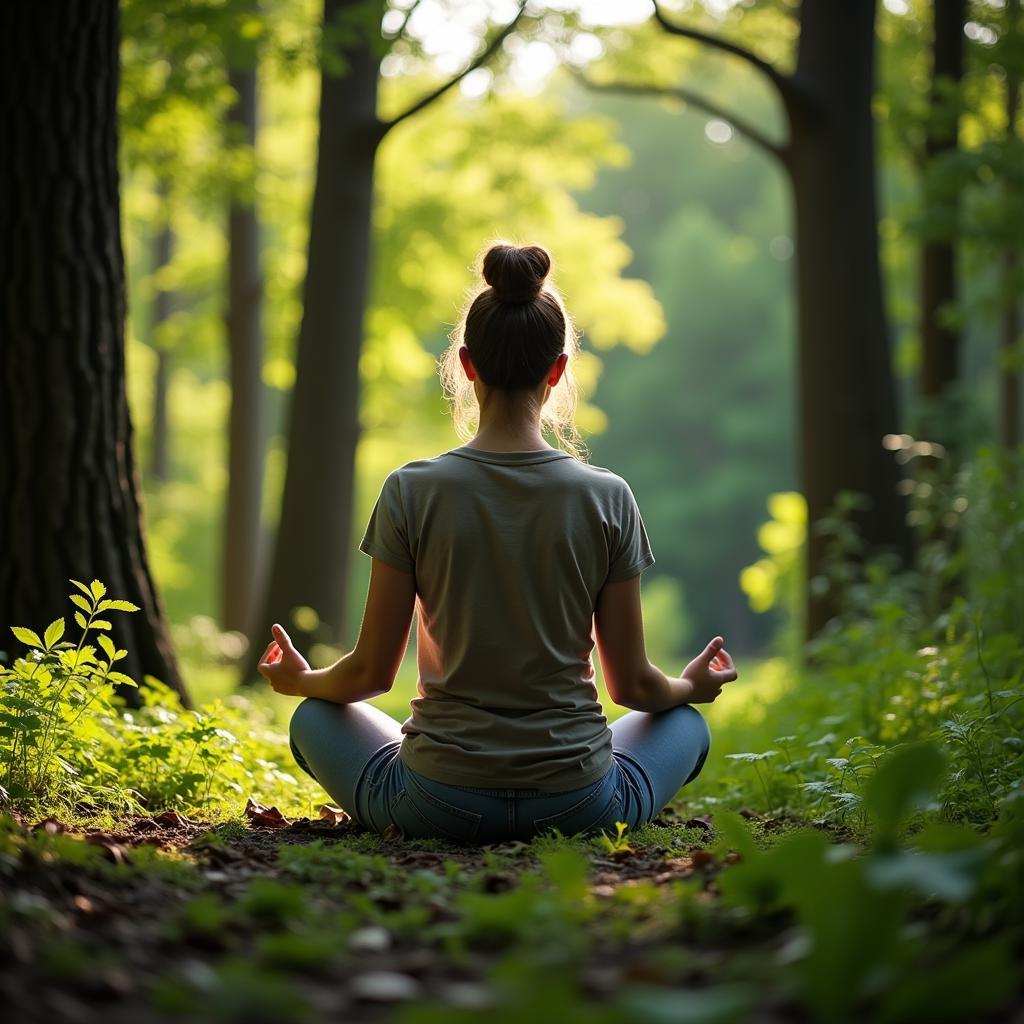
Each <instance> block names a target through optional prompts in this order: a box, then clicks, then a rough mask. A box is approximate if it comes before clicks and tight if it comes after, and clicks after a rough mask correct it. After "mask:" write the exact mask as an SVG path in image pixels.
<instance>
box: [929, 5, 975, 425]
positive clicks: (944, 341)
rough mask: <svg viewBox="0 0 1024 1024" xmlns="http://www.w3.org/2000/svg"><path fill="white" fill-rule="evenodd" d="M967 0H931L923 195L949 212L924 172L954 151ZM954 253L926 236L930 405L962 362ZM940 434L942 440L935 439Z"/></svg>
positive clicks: (948, 202)
mask: <svg viewBox="0 0 1024 1024" xmlns="http://www.w3.org/2000/svg"><path fill="white" fill-rule="evenodd" d="M965 12H966V0H935V3H934V6H933V13H934V32H933V42H932V80H931V101H930V102H931V109H930V112H929V117H928V130H927V134H926V137H925V172H926V184H925V195H926V200H927V202H928V204H929V206H930V207H931V208H932V209H933V211H934V210H935V209H936V208H951V209H950V210H949V212H950V213H953V214H955V210H956V205H957V196H956V193H955V192H954V193H953V194H949V189H948V187H947V188H945V189H937V188H935V187H934V186H933V185H930V184H929V183H928V179H927V171H928V168H929V167H930V166H931V165H932V164H933V163H934V161H935V160H937V159H941V158H942V157H943V156H945V155H946V154H947V153H950V152H952V151H953V150H955V149H956V148H957V145H958V135H959V124H960V118H959V116H958V114H957V112H956V109H955V107H953V108H951V104H950V100H949V98H948V97H947V96H945V95H944V93H945V90H946V89H947V88H948V87H949V86H950V85H953V86H956V85H958V84H959V82H960V79H961V78H962V77H963V72H964V42H963V40H964V16H965ZM956 297H957V289H956V251H955V247H954V241H953V239H951V238H939V239H933V238H929V239H927V240H926V241H925V243H924V247H923V250H922V252H921V382H920V391H921V396H922V397H923V398H926V399H930V400H932V401H934V400H936V399H941V398H944V397H947V394H948V391H949V389H950V387H951V386H952V385H953V384H955V383H956V380H957V378H958V375H959V364H960V331H959V330H958V329H957V328H956V327H954V326H952V325H950V324H944V323H942V321H941V313H942V308H943V307H944V306H947V305H951V304H952V303H954V302H956ZM936 430H938V431H939V432H940V433H941V434H942V436H939V437H935V436H934V435H935V432H936ZM929 432H930V435H932V436H933V439H934V440H940V441H943V442H947V443H948V442H949V440H950V437H949V435H948V433H946V432H944V431H942V430H941V425H940V424H938V423H930V424H929Z"/></svg>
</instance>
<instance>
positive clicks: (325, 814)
mask: <svg viewBox="0 0 1024 1024" xmlns="http://www.w3.org/2000/svg"><path fill="white" fill-rule="evenodd" d="M320 817H321V819H322V820H324V821H328V822H330V823H331V824H332V825H347V824H348V823H349V822H350V821H351V820H352V815H351V814H349V813H348V811H343V810H342V809H341V808H340V807H334V806H333V805H331V804H321V805H320Z"/></svg>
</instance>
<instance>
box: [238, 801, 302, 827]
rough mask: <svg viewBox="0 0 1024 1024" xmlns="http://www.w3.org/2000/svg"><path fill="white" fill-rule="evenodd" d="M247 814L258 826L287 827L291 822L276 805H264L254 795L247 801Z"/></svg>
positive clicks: (250, 821) (252, 823)
mask: <svg viewBox="0 0 1024 1024" xmlns="http://www.w3.org/2000/svg"><path fill="white" fill-rule="evenodd" d="M245 815H246V817H247V818H248V819H249V823H250V824H251V825H254V826H255V827H256V828H287V827H288V826H289V825H290V824H291V822H290V821H289V820H288V819H287V818H286V817H285V816H284V815H283V814H282V813H281V812H280V811H279V810H278V809H277V808H276V807H264V806H263V804H258V803H256V801H255V800H253V798H252V797H249V799H248V800H247V801H246V803H245Z"/></svg>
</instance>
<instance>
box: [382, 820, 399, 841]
mask: <svg viewBox="0 0 1024 1024" xmlns="http://www.w3.org/2000/svg"><path fill="white" fill-rule="evenodd" d="M380 837H381V839H383V840H384V842H385V843H395V842H398V840H400V839H401V838H402V830H401V829H400V828H399V827H398V826H397V825H395V824H394V823H392V824H390V825H388V827H387V828H386V829H384V831H383V832H382V833H381V836H380Z"/></svg>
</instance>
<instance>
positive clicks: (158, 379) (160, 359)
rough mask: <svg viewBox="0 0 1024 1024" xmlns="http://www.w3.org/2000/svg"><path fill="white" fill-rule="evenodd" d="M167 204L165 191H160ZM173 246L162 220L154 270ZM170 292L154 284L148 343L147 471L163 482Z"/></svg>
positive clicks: (166, 453) (166, 444)
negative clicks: (152, 361)
mask: <svg viewBox="0 0 1024 1024" xmlns="http://www.w3.org/2000/svg"><path fill="white" fill-rule="evenodd" d="M161 196H162V199H163V201H164V205H165V207H166V202H167V192H166V190H165V189H164V190H161ZM173 248H174V233H173V231H172V230H171V224H170V220H169V219H168V220H166V221H165V222H164V225H163V228H162V229H161V231H160V234H159V235H157V238H156V244H155V245H154V246H153V250H154V252H153V257H154V258H153V271H154V273H156V272H158V271H160V270H162V269H163V268H164V267H166V266H167V265H168V264H169V263H170V262H171V257H172V255H173ZM172 302H173V298H172V294H171V293H170V292H168V291H165V290H164V289H163V288H161V287H159V286H158V287H157V291H156V296H155V298H154V301H153V319H152V323H151V325H150V344H151V346H152V348H153V351H154V353H155V355H156V370H155V371H154V373H153V422H152V430H151V435H150V441H151V444H150V457H149V471H150V473H151V474H152V477H153V479H154V480H157V481H160V482H163V481H164V480H166V479H167V477H168V470H169V455H170V427H169V424H168V418H167V388H168V384H169V379H170V368H171V367H170V363H171V358H170V353H169V352H168V351H167V349H166V348H165V347H164V345H163V344H161V342H160V339H159V337H158V334H159V331H160V327H161V326H162V325H163V324H164V323H166V322H167V320H168V319H169V318H170V315H171V305H172Z"/></svg>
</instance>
